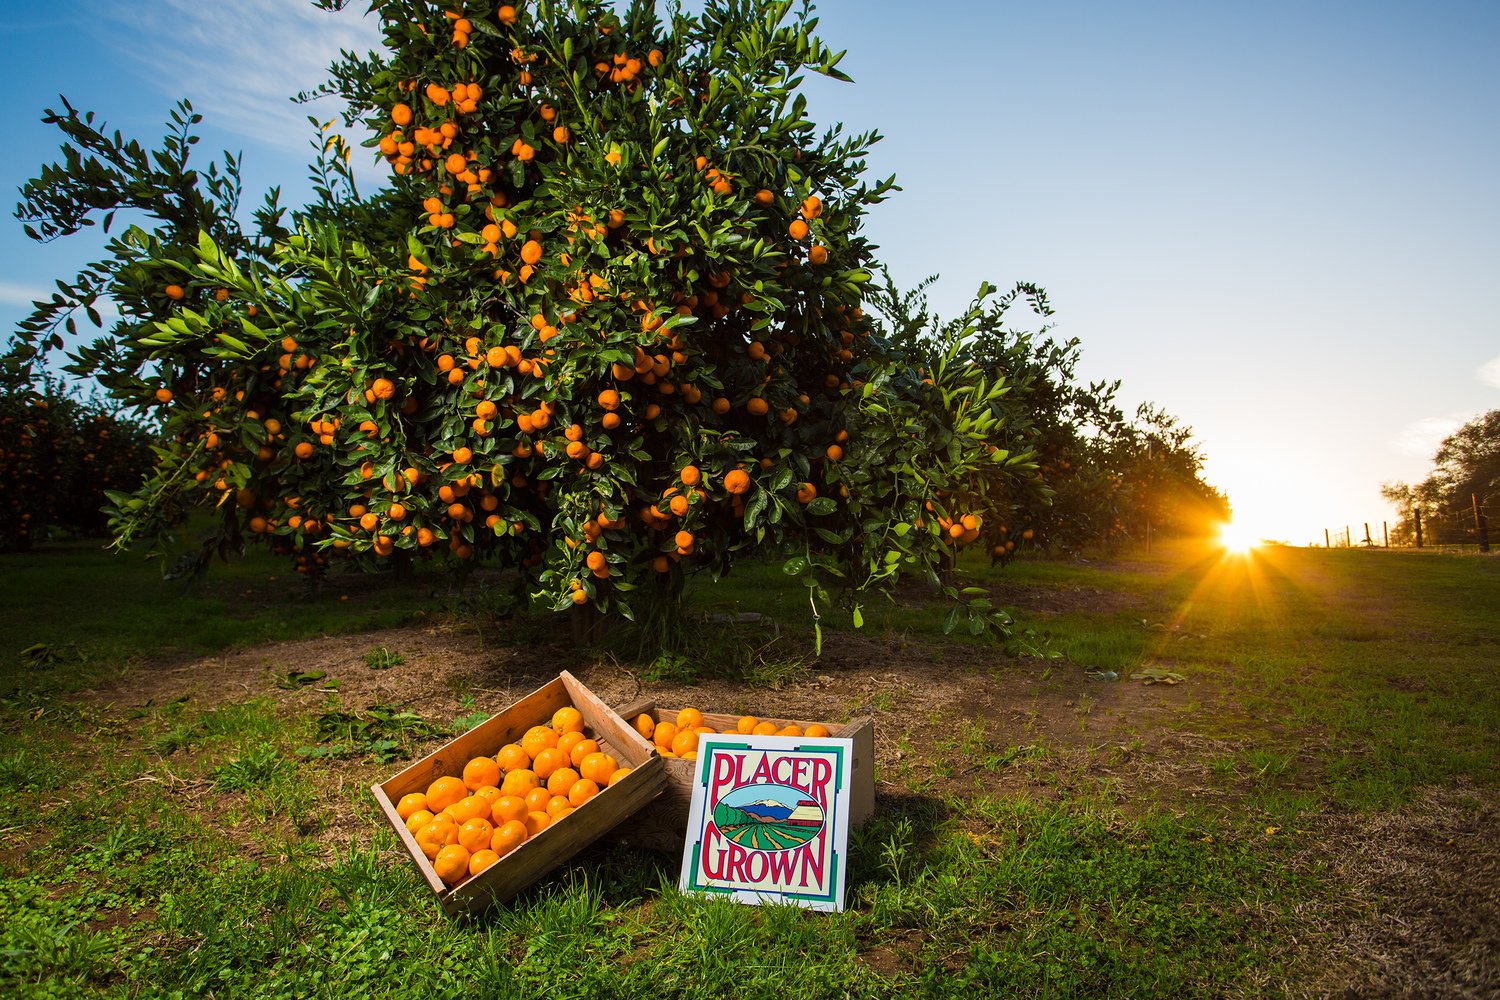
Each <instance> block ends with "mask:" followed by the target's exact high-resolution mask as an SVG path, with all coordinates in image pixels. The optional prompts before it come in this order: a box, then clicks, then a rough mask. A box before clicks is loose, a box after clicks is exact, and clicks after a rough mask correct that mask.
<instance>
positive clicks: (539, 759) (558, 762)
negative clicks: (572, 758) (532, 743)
mask: <svg viewBox="0 0 1500 1000" xmlns="http://www.w3.org/2000/svg"><path fill="white" fill-rule="evenodd" d="M568 759H569V758H568V755H567V754H565V753H563V752H562V751H561V750H559V749H557V748H556V747H548V748H547V749H545V750H543V751H542V752H541V753H539V754H537V755H536V760H534V761H532V762H531V769H532V771H534V772H536V776H537V777H538V778H541V779H542V780H543V781H546V780H547V779H548V778H549V777H551V776H552V772H553V771H556V770H557V769H558V768H560V767H567V765H568Z"/></svg>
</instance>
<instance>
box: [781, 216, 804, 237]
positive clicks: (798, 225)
mask: <svg viewBox="0 0 1500 1000" xmlns="http://www.w3.org/2000/svg"><path fill="white" fill-rule="evenodd" d="M786 231H787V234H788V235H789V236H791V238H792V239H794V240H800V239H802V238H803V237H805V236H806V235H807V223H805V222H803V221H802V220H801V219H793V220H792V224H791V225H790V226H787V227H786Z"/></svg>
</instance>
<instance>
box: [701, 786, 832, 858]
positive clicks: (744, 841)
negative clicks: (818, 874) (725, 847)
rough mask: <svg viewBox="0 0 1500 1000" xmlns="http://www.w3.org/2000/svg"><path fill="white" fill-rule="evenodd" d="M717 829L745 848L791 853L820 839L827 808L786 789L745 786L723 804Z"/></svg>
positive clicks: (717, 810)
mask: <svg viewBox="0 0 1500 1000" xmlns="http://www.w3.org/2000/svg"><path fill="white" fill-rule="evenodd" d="M714 826H716V827H718V828H719V832H721V833H722V834H723V835H724V836H725V837H727V838H729V839H730V840H732V841H734V842H735V843H736V844H739V845H740V846H741V847H749V848H752V849H754V850H758V851H789V850H791V849H792V848H794V847H801V846H802V845H803V844H805V843H807V842H808V841H809V840H812V839H813V838H814V837H816V836H817V835H818V831H819V830H821V829H822V828H823V808H822V807H821V806H819V805H818V804H817V803H816V802H814V801H813V800H812V799H810V798H808V797H807V796H806V795H805V794H804V793H802V792H799V791H798V790H797V789H795V788H788V787H786V786H785V785H744V786H742V787H740V788H736V789H735V790H734V791H732V792H730V793H729V794H727V795H725V796H724V797H723V798H721V799H720V800H719V803H718V805H716V806H715V807H714Z"/></svg>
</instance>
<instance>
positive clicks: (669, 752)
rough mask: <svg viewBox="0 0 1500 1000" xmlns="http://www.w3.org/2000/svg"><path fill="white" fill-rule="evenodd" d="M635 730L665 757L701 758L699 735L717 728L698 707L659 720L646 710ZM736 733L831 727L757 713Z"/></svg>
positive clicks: (815, 731)
mask: <svg viewBox="0 0 1500 1000" xmlns="http://www.w3.org/2000/svg"><path fill="white" fill-rule="evenodd" d="M634 724H635V731H636V732H638V733H640V734H641V735H642V736H644V737H645V738H646V739H648V740H651V741H652V742H653V743H655V744H656V750H657V752H658V753H660V754H661V755H662V756H663V757H678V758H681V759H682V760H697V759H698V738H699V737H700V736H703V735H704V734H706V733H716V732H718V730H717V729H714V728H713V727H712V726H705V725H704V724H703V713H702V712H700V711H699V710H698V709H696V708H684V709H682V710H681V711H679V712H678V713H677V721H676V722H672V721H669V720H665V719H664V720H662V721H660V722H658V721H657V720H656V719H655V718H654V717H652V716H651V715H649V714H647V713H645V712H642V713H641V714H640V715H637V716H636V717H635V723H634ZM734 731H735V732H736V733H739V734H740V735H741V736H751V735H754V736H827V735H829V732H828V727H827V726H822V725H819V724H818V723H816V722H815V723H813V724H812V725H810V726H808V727H807V728H806V729H803V728H802V727H801V726H798V725H793V724H788V725H785V726H778V725H777V724H776V723H774V722H762V721H761V720H760V719H758V718H756V717H755V716H753V715H742V716H740V717H739V720H738V721H737V722H736V723H735V729H734ZM725 732H728V730H725Z"/></svg>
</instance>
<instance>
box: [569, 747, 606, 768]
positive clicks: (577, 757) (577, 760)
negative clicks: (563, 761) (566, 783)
mask: <svg viewBox="0 0 1500 1000" xmlns="http://www.w3.org/2000/svg"><path fill="white" fill-rule="evenodd" d="M598 752H599V741H598V740H579V741H578V742H577V743H574V744H573V749H572V750H570V751H569V752H568V763H570V764H572V765H573V766H574V767H577V766H578V765H579V764H581V763H582V762H583V758H585V757H587V756H588V755H589V754H591V753H598Z"/></svg>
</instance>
